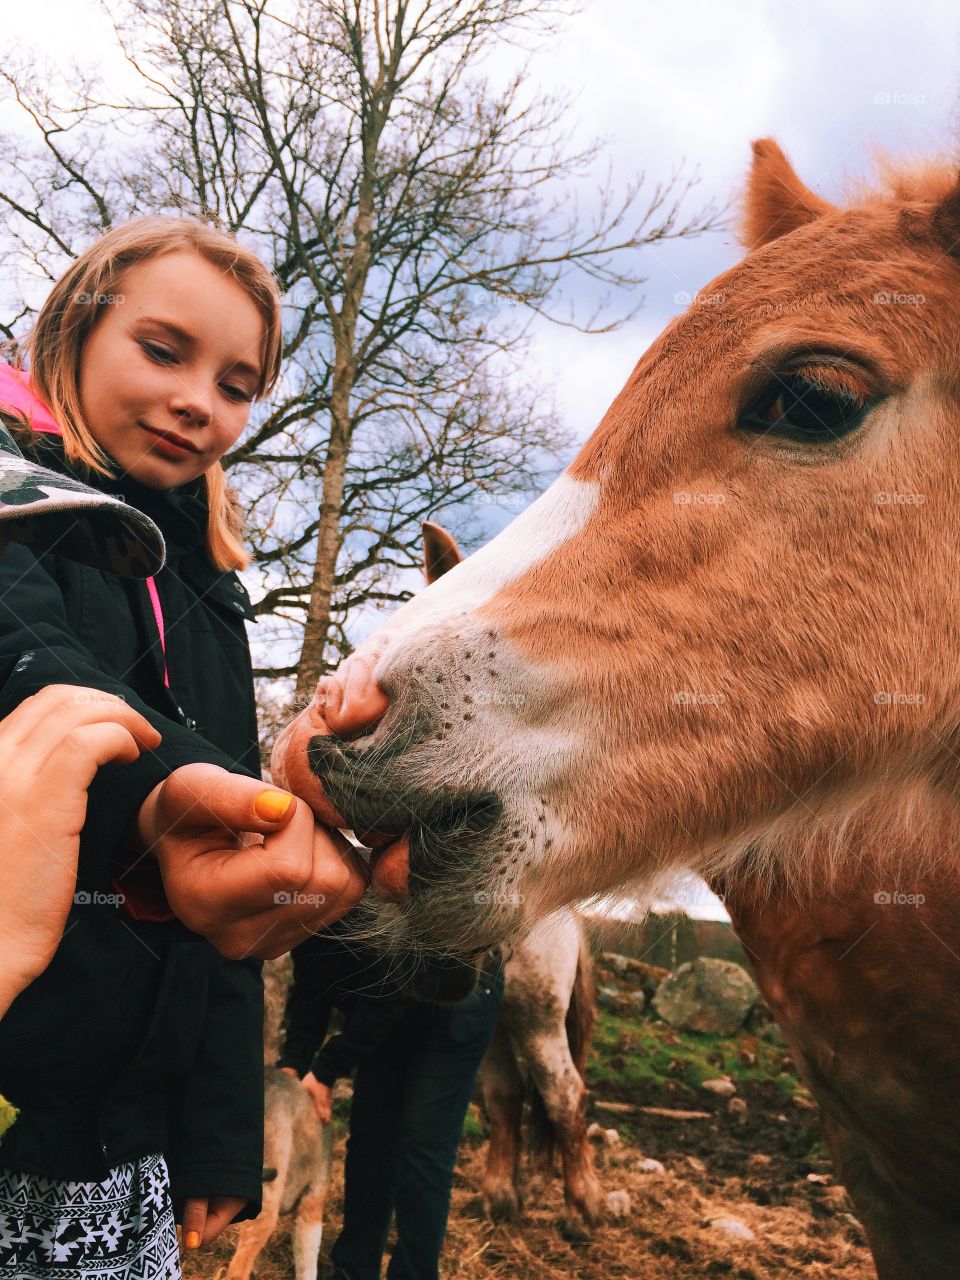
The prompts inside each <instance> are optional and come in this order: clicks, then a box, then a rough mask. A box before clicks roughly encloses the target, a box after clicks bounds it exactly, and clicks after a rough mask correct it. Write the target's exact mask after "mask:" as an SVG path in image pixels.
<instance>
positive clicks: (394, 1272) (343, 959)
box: [279, 920, 503, 1280]
mask: <svg viewBox="0 0 960 1280" xmlns="http://www.w3.org/2000/svg"><path fill="white" fill-rule="evenodd" d="M341 925H342V926H343V927H342V928H341V927H335V928H333V929H328V930H325V931H323V932H321V933H319V934H317V935H315V936H314V937H313V938H309V939H307V940H306V941H305V942H303V943H302V944H301V945H300V946H299V947H297V948H295V949H294V951H293V953H292V954H293V963H294V980H293V985H292V987H291V991H290V995H289V998H288V1003H287V1011H286V1019H285V1034H284V1043H283V1049H282V1054H281V1057H280V1061H279V1065H280V1066H281V1067H282V1068H284V1069H285V1070H287V1071H289V1072H290V1073H291V1074H297V1075H299V1076H300V1077H301V1079H302V1081H303V1083H304V1086H305V1087H306V1088H307V1090H308V1091H309V1092H310V1094H311V1097H312V1098H313V1100H314V1105H315V1106H316V1108H317V1112H318V1114H319V1115H320V1118H321V1119H325V1120H327V1121H329V1118H330V1108H331V1093H332V1088H333V1085H334V1082H335V1081H336V1080H337V1079H339V1078H340V1077H342V1076H346V1075H349V1074H350V1072H351V1071H355V1075H354V1084H353V1101H352V1103H351V1107H350V1134H349V1138H348V1140H347V1155H346V1168H345V1186H344V1206H343V1227H342V1230H341V1232H340V1235H339V1236H338V1238H337V1240H336V1241H335V1243H334V1245H333V1248H332V1250H331V1253H330V1257H331V1260H332V1262H333V1265H334V1276H335V1277H336V1280H379V1276H380V1268H381V1263H382V1259H383V1253H384V1250H385V1248H386V1244H387V1236H388V1233H389V1230H390V1222H391V1219H392V1218H393V1217H394V1215H396V1230H397V1244H396V1248H395V1250H394V1252H393V1255H392V1257H391V1259H390V1263H389V1266H388V1268H387V1276H388V1278H389V1280H436V1278H437V1277H438V1275H439V1261H440V1254H441V1250H442V1247H443V1239H444V1235H445V1234H446V1227H447V1217H448V1215H449V1212H450V1190H451V1186H452V1182H453V1170H454V1166H455V1163H456V1156H457V1149H458V1146H459V1143H460V1134H461V1131H462V1129H463V1120H464V1116H465V1114H466V1110H467V1106H468V1104H469V1102H470V1097H471V1094H472V1092H473V1086H474V1083H475V1081H476V1076H477V1070H478V1068H479V1066H480V1062H481V1060H482V1058H483V1055H484V1053H486V1050H487V1047H488V1046H489V1044H490V1039H491V1037H492V1035H493V1030H494V1026H495V1025H496V1021H497V1015H498V1013H499V1009H500V999H501V996H502V994H503V965H502V963H501V960H500V958H499V956H497V955H492V954H488V955H486V956H485V957H484V958H483V963H482V964H481V965H478V969H477V981H476V984H475V985H474V987H473V990H472V991H471V992H470V994H469V995H468V996H467V997H466V998H465V999H463V1000H459V1001H457V1002H456V1003H454V1004H439V1003H433V1002H430V1003H428V1002H425V1001H422V1000H418V999H414V998H413V997H412V996H411V994H410V987H409V986H408V985H405V984H404V983H403V979H402V976H398V975H397V974H396V973H395V972H392V971H391V967H390V963H389V960H388V959H386V958H382V957H378V956H377V955H376V954H374V953H372V952H370V951H369V950H367V949H365V948H363V947H361V946H359V945H358V944H357V943H356V942H354V941H352V940H351V938H350V937H349V925H350V922H349V920H347V921H344V922H341ZM334 1006H336V1007H338V1008H339V1009H340V1010H341V1012H342V1014H343V1016H344V1025H343V1030H342V1031H341V1032H340V1033H339V1034H338V1035H335V1036H332V1037H331V1038H330V1039H325V1037H326V1033H327V1029H328V1026H329V1019H330V1014H331V1011H332V1009H333V1008H334Z"/></svg>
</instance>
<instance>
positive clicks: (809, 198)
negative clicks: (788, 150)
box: [741, 138, 833, 249]
mask: <svg viewBox="0 0 960 1280" xmlns="http://www.w3.org/2000/svg"><path fill="white" fill-rule="evenodd" d="M832 210H833V205H831V204H828V203H827V201H826V200H821V198H820V197H819V196H818V195H817V194H816V193H815V192H813V191H811V190H810V188H809V187H806V186H804V184H803V183H802V182H801V181H800V179H799V178H798V177H797V175H796V173H794V171H793V168H792V166H791V164H790V161H789V160H788V159H787V157H786V156H785V155H784V153H783V151H782V150H781V149H780V147H779V146H778V145H777V143H776V142H774V140H773V139H772V138H758V139H757V140H756V141H755V142H754V144H753V164H752V165H751V167H750V177H749V179H748V181H747V193H746V199H745V200H744V206H743V213H742V218H741V239H742V240H743V242H744V244H745V245H746V246H747V248H748V249H759V247H760V246H761V245H763V244H769V243H770V241H771V240H776V239H777V238H778V237H779V236H785V235H786V234H787V233H788V232H790V231H796V230H797V228H798V227H803V226H806V224H807V223H808V222H813V221H814V219H816V218H822V217H823V215H824V214H825V213H830V212H831V211H832Z"/></svg>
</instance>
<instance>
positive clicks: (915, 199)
mask: <svg viewBox="0 0 960 1280" xmlns="http://www.w3.org/2000/svg"><path fill="white" fill-rule="evenodd" d="M873 165H874V169H875V177H874V179H873V181H872V182H871V181H870V179H867V178H860V179H856V178H854V179H852V180H850V181H848V183H847V184H846V185H845V198H844V199H843V202H842V208H844V209H851V208H861V207H863V206H869V205H875V204H889V203H890V201H895V202H897V203H904V204H939V203H940V202H941V201H942V200H945V199H946V198H947V196H948V195H949V194H950V192H951V191H953V189H954V187H955V186H956V185H957V179H958V175H960V162H958V161H957V160H956V159H955V158H952V157H950V156H946V155H940V156H914V155H907V156H894V155H891V154H890V153H889V152H887V151H884V150H881V149H876V150H875V151H874V153H873Z"/></svg>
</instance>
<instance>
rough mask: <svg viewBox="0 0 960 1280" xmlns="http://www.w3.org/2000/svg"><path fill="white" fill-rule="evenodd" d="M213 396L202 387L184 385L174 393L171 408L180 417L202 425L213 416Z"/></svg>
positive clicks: (195, 424)
mask: <svg viewBox="0 0 960 1280" xmlns="http://www.w3.org/2000/svg"><path fill="white" fill-rule="evenodd" d="M211 400H212V397H211V396H210V394H209V393H208V392H206V391H205V390H204V389H202V388H200V387H190V386H183V387H181V388H180V389H179V390H178V391H176V392H175V393H174V395H173V398H172V400H171V403H170V408H171V409H172V410H173V412H174V413H175V414H176V416H177V417H178V418H181V419H183V420H184V421H185V422H190V423H191V424H192V425H194V426H198V427H202V426H206V424H207V423H208V422H209V421H210V418H211V417H212V416H213V409H212V404H211Z"/></svg>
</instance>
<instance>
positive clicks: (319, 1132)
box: [224, 1067, 333, 1280]
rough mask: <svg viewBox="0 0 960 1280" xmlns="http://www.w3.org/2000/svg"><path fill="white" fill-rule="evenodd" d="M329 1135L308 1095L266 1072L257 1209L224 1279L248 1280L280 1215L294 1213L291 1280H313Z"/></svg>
mask: <svg viewBox="0 0 960 1280" xmlns="http://www.w3.org/2000/svg"><path fill="white" fill-rule="evenodd" d="M332 1145H333V1135H332V1132H331V1129H330V1126H329V1125H326V1124H322V1123H321V1122H320V1119H319V1117H318V1116H317V1113H316V1110H315V1108H314V1105H313V1102H312V1100H311V1098H310V1095H309V1094H308V1093H307V1091H306V1089H304V1087H303V1085H301V1083H300V1081H299V1080H297V1079H295V1078H294V1077H293V1076H290V1075H287V1074H286V1072H284V1071H281V1070H280V1069H279V1068H278V1067H267V1068H266V1080H265V1085H264V1141H263V1163H264V1168H263V1183H264V1186H263V1208H262V1209H261V1211H260V1214H259V1216H258V1217H257V1218H254V1219H252V1220H251V1221H249V1222H244V1223H243V1224H242V1225H241V1227H240V1237H239V1240H238V1241H237V1249H236V1252H235V1253H234V1255H233V1259H232V1261H231V1263H230V1266H229V1268H228V1269H227V1273H226V1276H225V1278H224V1280H250V1276H251V1275H252V1273H253V1267H254V1264H255V1263H256V1260H257V1258H258V1257H259V1255H260V1251H261V1250H262V1249H263V1247H264V1245H265V1244H266V1243H267V1241H268V1240H269V1239H270V1237H271V1235H272V1234H273V1232H274V1229H275V1228H276V1225H277V1221H278V1219H279V1217H280V1214H281V1213H292V1214H294V1215H295V1216H294V1222H293V1265H294V1275H295V1276H296V1280H317V1263H318V1260H319V1256H320V1243H321V1241H322V1239H323V1213H324V1209H325V1208H326V1203H327V1192H328V1189H329V1186H330V1164H331V1158H330V1153H331V1148H332Z"/></svg>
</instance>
